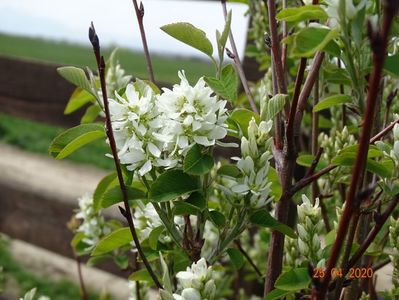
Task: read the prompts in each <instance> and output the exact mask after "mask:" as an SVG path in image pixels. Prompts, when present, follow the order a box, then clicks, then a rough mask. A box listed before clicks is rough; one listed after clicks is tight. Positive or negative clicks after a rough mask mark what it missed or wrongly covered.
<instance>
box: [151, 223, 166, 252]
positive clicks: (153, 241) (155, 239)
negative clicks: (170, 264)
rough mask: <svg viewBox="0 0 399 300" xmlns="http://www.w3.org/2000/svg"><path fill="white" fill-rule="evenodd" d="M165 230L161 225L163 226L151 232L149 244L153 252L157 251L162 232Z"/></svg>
mask: <svg viewBox="0 0 399 300" xmlns="http://www.w3.org/2000/svg"><path fill="white" fill-rule="evenodd" d="M164 230H165V226H163V225H161V226H158V227H155V228H154V229H153V230H152V231H151V233H150V235H149V236H148V244H149V245H150V248H151V249H152V250H157V246H158V239H159V236H160V235H161V234H162V232H163V231H164Z"/></svg>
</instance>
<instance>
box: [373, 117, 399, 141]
mask: <svg viewBox="0 0 399 300" xmlns="http://www.w3.org/2000/svg"><path fill="white" fill-rule="evenodd" d="M396 124H399V119H397V120H396V121H393V122H392V123H391V124H389V125H388V126H387V127H385V128H384V129H383V130H381V131H380V132H379V133H377V134H376V135H375V136H374V137H373V138H372V139H370V144H374V143H375V142H376V141H378V140H380V139H381V138H382V137H384V136H385V135H386V134H387V133H388V132H389V131H390V130H391V129H392V128H394V127H395V125H396Z"/></svg>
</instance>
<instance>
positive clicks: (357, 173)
mask: <svg viewBox="0 0 399 300" xmlns="http://www.w3.org/2000/svg"><path fill="white" fill-rule="evenodd" d="M384 4H385V5H384V16H383V21H382V27H381V30H380V31H377V32H376V31H374V29H373V28H371V25H370V23H369V36H370V42H371V48H372V51H373V71H372V74H371V76H370V79H369V90H368V93H367V107H366V112H365V117H364V121H363V129H362V133H361V137H360V143H359V149H358V153H357V156H356V160H355V165H354V168H353V172H352V181H351V183H350V185H349V192H348V194H347V197H346V201H345V202H346V203H345V208H344V211H343V214H342V218H341V220H340V222H339V226H338V231H337V238H336V239H335V242H334V244H333V247H332V250H331V255H330V257H329V259H328V263H327V268H326V273H325V274H326V276H325V278H324V280H323V281H322V282H321V285H320V286H319V287H314V289H313V293H312V296H313V297H314V298H315V299H319V300H322V299H324V298H325V294H326V292H327V288H328V284H329V282H330V279H331V270H332V268H333V267H335V264H336V262H337V260H338V256H339V253H340V250H341V248H342V245H343V243H344V241H345V236H346V233H347V229H348V225H349V222H350V221H351V218H352V215H353V212H354V211H355V207H354V204H355V200H356V195H357V193H358V191H359V188H360V182H359V180H360V178H362V177H363V173H364V171H365V162H366V159H367V152H368V148H369V143H370V135H371V132H372V128H373V122H374V111H375V107H376V102H377V96H378V89H379V86H380V80H381V75H382V70H383V66H384V61H385V56H386V49H387V44H388V35H389V30H390V28H391V25H392V20H393V18H394V16H395V15H396V12H397V10H398V7H399V2H398V1H396V0H388V1H385V3H384Z"/></svg>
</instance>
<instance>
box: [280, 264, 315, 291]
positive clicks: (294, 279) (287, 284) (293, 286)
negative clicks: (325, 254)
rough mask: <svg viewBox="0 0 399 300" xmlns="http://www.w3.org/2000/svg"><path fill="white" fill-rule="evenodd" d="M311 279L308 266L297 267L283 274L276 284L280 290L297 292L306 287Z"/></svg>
mask: <svg viewBox="0 0 399 300" xmlns="http://www.w3.org/2000/svg"><path fill="white" fill-rule="evenodd" d="M310 281H311V279H310V277H309V273H308V269H307V268H296V269H291V270H289V271H287V272H284V273H283V274H281V275H280V276H279V277H278V278H277V281H276V284H275V285H274V286H275V287H276V288H277V289H279V290H283V291H290V292H296V291H300V290H302V289H306V288H307V287H308V286H309V284H310Z"/></svg>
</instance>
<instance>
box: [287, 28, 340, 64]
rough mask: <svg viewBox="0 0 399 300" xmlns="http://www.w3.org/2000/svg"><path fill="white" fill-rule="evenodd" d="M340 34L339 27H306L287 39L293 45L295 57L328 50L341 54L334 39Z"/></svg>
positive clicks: (292, 54) (311, 55)
mask: <svg viewBox="0 0 399 300" xmlns="http://www.w3.org/2000/svg"><path fill="white" fill-rule="evenodd" d="M338 36H339V30H338V29H332V30H331V29H327V28H317V27H305V28H303V29H301V30H300V31H298V33H296V34H294V35H293V36H292V37H289V38H288V39H286V40H285V41H286V42H287V43H289V44H291V43H292V46H291V56H293V57H313V55H314V54H315V53H316V52H317V51H322V50H324V51H327V52H329V53H331V54H333V55H335V56H338V55H339V52H340V49H339V46H338V45H337V44H336V43H335V42H334V41H333V39H334V38H336V37H338Z"/></svg>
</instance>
